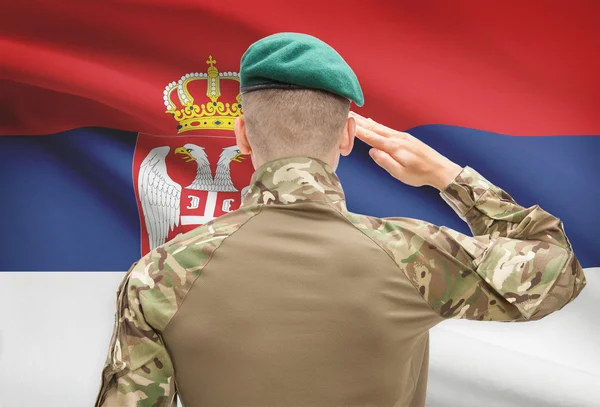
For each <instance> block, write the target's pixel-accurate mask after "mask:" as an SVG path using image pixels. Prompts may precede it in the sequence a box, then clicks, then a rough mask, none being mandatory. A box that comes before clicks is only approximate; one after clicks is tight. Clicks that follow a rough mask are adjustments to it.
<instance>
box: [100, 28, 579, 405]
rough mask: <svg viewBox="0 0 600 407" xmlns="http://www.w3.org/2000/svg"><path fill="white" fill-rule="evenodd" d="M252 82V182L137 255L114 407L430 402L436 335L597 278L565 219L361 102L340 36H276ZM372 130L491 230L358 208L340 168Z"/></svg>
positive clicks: (118, 349) (401, 168) (548, 304)
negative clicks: (239, 199) (452, 321)
mask: <svg viewBox="0 0 600 407" xmlns="http://www.w3.org/2000/svg"><path fill="white" fill-rule="evenodd" d="M240 78H241V91H242V94H243V104H244V118H238V119H237V121H236V123H235V133H236V138H237V145H238V147H239V149H240V150H241V152H242V153H244V154H249V155H251V157H252V162H253V164H254V167H255V168H256V172H255V173H254V175H253V177H252V184H251V187H250V189H249V192H248V194H247V195H246V196H245V198H244V201H243V203H242V206H241V208H240V209H239V210H237V211H234V212H231V213H229V214H227V215H224V216H222V217H220V218H218V219H215V220H214V221H212V222H210V223H207V224H205V225H203V226H200V227H198V228H196V229H195V230H193V231H191V232H189V233H186V234H184V235H181V236H178V237H176V238H175V239H173V240H172V241H170V242H169V243H166V244H165V245H163V246H161V247H159V248H157V249H154V250H152V251H151V252H150V253H149V254H148V255H146V256H145V257H144V258H142V259H141V260H140V261H139V262H138V263H136V264H134V265H133V266H132V268H131V269H130V271H129V272H128V273H127V275H126V276H125V279H124V280H123V282H122V283H121V285H120V287H119V289H118V297H117V316H116V323H115V331H114V334H113V337H112V340H111V344H110V352H109V356H108V359H107V362H106V366H105V368H104V371H103V376H102V385H101V389H100V393H99V395H98V399H97V401H96V406H154V407H157V406H173V405H175V399H176V394H178V395H179V398H180V400H181V401H182V403H183V405H185V406H188V407H189V406H192V407H196V406H246V407H247V406H263V407H264V406H302V407H307V406H345V407H348V406H367V405H369V406H424V405H425V393H426V384H427V370H428V346H429V336H428V332H429V329H430V328H432V327H433V326H435V325H436V324H438V323H440V322H442V321H443V320H444V319H446V318H464V319H472V320H478V321H490V320H494V321H530V320H537V319H540V318H542V317H544V316H546V315H548V314H550V313H552V312H554V311H557V310H559V309H561V308H562V307H563V306H565V305H566V304H567V303H569V302H570V301H572V300H573V299H574V298H575V297H577V295H578V294H579V292H580V291H581V290H582V289H583V287H584V286H585V277H584V274H583V272H582V269H581V266H580V264H579V262H578V261H577V259H576V258H575V256H574V254H573V250H572V248H571V245H570V243H569V241H568V239H567V237H566V236H565V233H564V230H563V226H562V223H561V221H560V220H559V219H557V218H556V217H554V216H552V215H551V214H549V213H548V212H546V211H544V210H543V209H542V208H540V207H539V206H537V205H536V206H533V207H530V208H524V207H522V206H520V205H519V204H517V203H516V202H515V201H514V200H513V199H512V198H511V197H510V195H508V194H507V193H506V192H504V191H503V190H502V189H500V188H499V187H497V186H495V185H493V184H491V183H490V182H489V181H487V180H486V179H485V178H484V177H483V176H482V175H480V174H479V173H478V172H476V171H475V170H474V169H473V168H470V167H468V166H467V167H464V168H463V167H460V166H459V165H457V164H455V163H454V162H452V161H450V160H449V159H447V158H446V157H444V156H443V155H441V154H439V153H438V152H436V151H434V150H433V149H431V148H430V147H428V146H427V145H425V144H423V143H422V142H420V141H419V140H417V139H416V138H414V137H413V136H411V135H410V134H407V133H402V132H399V131H395V130H393V129H390V128H387V127H385V126H383V125H381V124H379V123H376V122H375V121H373V120H370V119H365V118H363V117H361V116H359V115H358V114H355V113H349V110H350V103H351V102H354V103H356V105H358V106H362V104H363V94H362V91H361V87H360V85H359V82H358V80H357V78H356V76H355V74H354V72H353V71H352V69H351V68H350V67H349V66H348V65H347V64H346V62H345V61H344V60H343V59H342V57H341V56H340V55H339V54H338V53H337V52H336V51H335V50H334V49H333V48H331V47H330V46H328V45H327V44H325V43H324V42H322V41H320V40H318V39H316V38H314V37H311V36H308V35H303V34H294V33H281V34H276V35H272V36H269V37H266V38H263V39H262V40H260V41H258V42H256V43H254V44H253V45H252V46H250V48H249V49H248V50H247V51H246V53H245V54H244V55H243V57H242V60H241V68H240ZM355 137H358V138H359V139H361V140H363V141H365V142H366V143H368V144H370V145H371V146H372V147H374V148H373V149H372V150H371V152H370V154H371V157H372V158H373V160H375V162H376V163H377V164H379V165H380V166H382V167H383V168H385V169H386V170H387V171H388V172H389V173H390V174H391V175H392V176H393V177H395V178H397V179H398V180H399V181H401V182H404V183H406V184H409V185H413V186H421V185H430V186H433V187H435V188H437V189H438V190H439V191H440V195H441V198H443V199H444V200H445V201H446V202H447V203H448V204H449V205H450V206H451V207H452V208H453V209H454V210H455V211H456V213H457V214H458V215H459V216H460V217H462V218H463V219H464V220H465V221H466V222H467V223H468V224H469V226H470V228H471V231H472V232H473V235H474V236H467V235H464V234H462V233H459V232H456V231H454V230H451V229H448V228H446V227H439V226H436V225H433V224H430V223H427V222H424V221H420V220H415V219H405V218H389V219H379V218H374V217H369V216H364V215H360V214H355V213H351V212H349V211H348V210H347V209H346V202H345V199H344V191H343V189H342V185H341V184H340V181H339V179H338V177H337V176H336V174H335V168H336V167H337V164H338V160H339V157H340V155H348V154H350V151H351V150H352V147H353V143H354V139H355Z"/></svg>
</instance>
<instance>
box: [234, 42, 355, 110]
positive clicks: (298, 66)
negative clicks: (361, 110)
mask: <svg viewBox="0 0 600 407" xmlns="http://www.w3.org/2000/svg"><path fill="white" fill-rule="evenodd" d="M240 86H241V92H242V94H243V93H248V92H252V91H255V90H261V89H321V90H325V91H327V92H331V93H334V94H336V95H340V96H343V97H345V98H346V99H349V100H351V101H353V102H354V103H356V104H357V105H358V106H362V105H363V104H364V98H363V93H362V89H361V88H360V84H359V83H358V79H357V78H356V75H355V74H354V71H352V68H350V66H349V65H348V64H347V63H346V61H344V58H342V56H341V55H340V54H338V53H337V51H336V50H334V49H333V48H331V47H330V46H329V45H327V44H325V43H324V42H323V41H321V40H319V39H318V38H315V37H313V36H311V35H306V34H297V33H279V34H274V35H270V36H268V37H265V38H263V39H261V40H258V41H257V42H255V43H254V44H252V45H250V47H249V48H248V50H246V52H245V53H244V55H243V56H242V61H241V64H240Z"/></svg>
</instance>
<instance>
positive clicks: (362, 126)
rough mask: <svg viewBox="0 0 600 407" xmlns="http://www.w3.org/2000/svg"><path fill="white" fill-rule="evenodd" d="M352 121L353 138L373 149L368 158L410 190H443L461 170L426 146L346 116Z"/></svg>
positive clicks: (365, 120) (386, 128)
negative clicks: (411, 187) (354, 124)
mask: <svg viewBox="0 0 600 407" xmlns="http://www.w3.org/2000/svg"><path fill="white" fill-rule="evenodd" d="M350 117H353V118H354V120H355V121H356V137H358V138H359V139H361V140H362V141H364V142H365V143H367V144H368V145H370V146H371V147H373V148H372V149H371V150H370V151H369V155H370V156H371V158H372V159H373V161H375V162H376V163H377V164H378V165H379V166H380V167H382V168H383V169H385V170H386V171H387V172H389V173H390V174H391V175H392V176H393V177H394V178H396V179H397V180H399V181H401V182H404V183H405V184H408V185H412V186H414V187H420V186H422V185H430V186H432V187H434V188H437V189H438V190H440V191H441V190H443V189H445V188H446V187H447V186H448V184H450V182H452V180H454V178H456V176H457V175H458V174H459V173H460V172H461V171H462V168H461V167H460V166H459V165H458V164H455V163H454V162H452V161H450V160H449V159H448V158H446V157H444V156H443V155H441V154H440V153H438V152H437V151H435V150H434V149H433V148H431V147H429V146H428V145H427V144H425V143H423V142H422V141H420V140H418V139H417V138H415V137H413V136H411V135H410V134H408V133H403V132H400V131H396V130H394V129H390V128H389V127H385V126H384V125H382V124H379V123H377V122H376V121H374V120H371V119H367V118H364V117H362V116H361V115H359V114H357V113H354V112H350Z"/></svg>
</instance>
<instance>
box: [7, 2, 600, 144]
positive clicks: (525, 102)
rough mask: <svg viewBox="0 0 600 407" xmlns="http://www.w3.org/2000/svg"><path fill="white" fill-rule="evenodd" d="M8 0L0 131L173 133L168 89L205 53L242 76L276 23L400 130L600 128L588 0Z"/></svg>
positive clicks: (595, 42)
mask: <svg viewBox="0 0 600 407" xmlns="http://www.w3.org/2000/svg"><path fill="white" fill-rule="evenodd" d="M10 1H11V2H12V4H11V5H10V6H9V7H8V8H6V7H5V9H4V12H3V13H2V14H1V15H0V30H1V32H2V37H3V38H5V39H4V40H1V42H0V46H1V47H2V49H3V54H4V56H3V57H2V71H0V77H1V78H3V79H6V80H9V81H11V82H12V83H13V84H12V85H11V86H4V85H5V84H6V83H7V82H2V86H3V91H2V92H0V103H1V104H0V111H1V112H2V113H1V114H2V123H1V124H0V126H1V127H0V133H3V134H44V133H50V132H57V131H61V130H65V129H68V128H73V127H78V126H82V125H101V126H105V127H113V128H121V129H126V130H134V131H145V132H150V133H172V132H173V131H174V128H175V127H174V121H173V119H172V118H170V117H169V116H168V115H166V114H165V113H164V111H165V109H164V105H163V100H162V97H163V90H164V87H165V85H166V84H168V83H170V82H172V81H174V80H177V79H179V78H180V77H181V75H183V74H185V73H188V72H195V71H199V72H203V71H204V72H205V71H206V63H205V61H206V59H207V58H208V56H209V55H212V56H213V57H214V58H215V59H216V60H217V61H218V65H219V68H220V69H221V70H223V71H237V70H238V68H239V59H240V56H241V54H242V53H243V51H244V50H245V49H246V47H247V46H248V45H249V44H251V43H252V42H253V41H255V40H257V39H258V38H260V37H262V36H264V35H267V34H271V33H274V32H278V31H298V32H305V33H309V34H313V35H315V36H317V37H319V38H321V39H323V40H324V41H326V42H328V43H330V44H331V45H332V46H334V47H335V48H336V49H338V50H339V51H340V53H341V54H342V55H343V56H344V57H345V58H346V59H347V60H348V62H349V63H350V65H351V66H352V67H353V68H354V70H355V71H356V73H357V75H358V77H359V79H360V81H361V83H362V85H363V88H364V93H365V100H366V104H365V107H364V108H363V109H362V112H363V113H364V114H367V115H370V116H373V117H376V118H378V119H379V120H382V121H385V122H386V123H390V124H391V125H393V126H396V127H399V128H404V129H406V128H410V127H414V126H417V125H421V124H432V123H443V124H449V125H458V126H465V127H471V128H477V129H483V130H488V131H494V132H500V133H505V134H515V135H556V134H596V135H597V134H600V114H598V110H599V109H598V106H600V101H599V97H598V95H599V94H600V79H599V78H600V75H599V74H598V73H599V72H600V53H599V52H598V49H600V24H598V21H599V19H600V3H599V2H597V1H594V0H589V1H584V0H581V1H577V2H571V3H568V2H558V1H552V2H549V1H543V0H536V1H533V0H532V1H528V2H523V1H506V2H493V3H492V2H481V1H453V2H443V1H420V2H396V1H383V0H379V1H376V0H373V1H368V2H367V1H360V2H359V1H352V0H347V1H343V2H341V1H301V2H300V1H298V2H293V1H289V2H288V1H286V2H281V1H251V2H250V1H229V2H198V1H192V0H189V1H187V0H186V1H184V0H176V1H169V2H163V1H157V0H146V1H111V2H81V1H62V2H60V7H58V6H57V3H56V2H53V1H21V0H10ZM318 63H319V61H315V64H318ZM15 84H16V85H15ZM19 84H23V85H24V86H18V85H19ZM114 112H119V113H116V114H115V113H114Z"/></svg>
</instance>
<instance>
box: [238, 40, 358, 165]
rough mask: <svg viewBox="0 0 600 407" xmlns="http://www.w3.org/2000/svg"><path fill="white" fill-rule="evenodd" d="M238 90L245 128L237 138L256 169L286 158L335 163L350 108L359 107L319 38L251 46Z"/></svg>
mask: <svg viewBox="0 0 600 407" xmlns="http://www.w3.org/2000/svg"><path fill="white" fill-rule="evenodd" d="M240 87H241V89H240V90H241V93H242V99H243V101H242V104H243V106H244V123H245V126H241V125H240V126H238V128H239V131H238V130H236V135H238V133H243V137H242V139H246V138H247V142H248V144H249V146H251V147H252V154H253V161H254V159H255V158H257V157H258V160H256V161H258V162H259V163H260V162H263V163H264V162H268V161H272V160H275V159H278V158H283V157H291V156H309V157H313V158H319V159H321V160H323V161H326V160H325V158H327V157H329V159H330V160H329V161H335V160H332V159H331V158H332V156H335V155H336V154H337V153H336V152H335V151H333V150H334V149H335V148H336V147H337V146H339V145H340V138H342V136H343V135H344V137H345V131H344V129H345V128H346V123H347V119H348V113H349V111H350V102H351V101H354V102H355V103H356V104H357V105H358V106H362V104H363V102H364V100H363V94H362V89H361V88H360V84H359V83H358V79H357V77H356V75H355V74H354V72H353V71H352V69H351V68H350V66H349V65H348V64H347V63H346V61H344V59H343V58H342V56H341V55H340V54H339V53H338V52H337V51H336V50H335V49H333V48H332V47H331V46H329V45H328V44H326V43H325V42H323V41H321V40H319V39H318V38H315V37H313V36H310V35H306V34H298V33H279V34H274V35H270V36H268V37H265V38H262V39H261V40H259V41H257V42H255V43H254V44H252V45H251V46H250V47H249V48H248V50H247V51H246V52H245V53H244V55H243V56H242V60H241V63H240ZM346 133H347V132H346ZM352 137H353V136H352ZM346 138H347V137H346ZM240 144H245V142H244V140H242V143H240ZM346 144H348V143H346ZM350 144H351V143H350ZM238 145H239V144H238ZM245 150H246V151H249V149H248V148H245ZM346 150H348V153H349V150H351V146H350V148H349V149H346ZM337 157H339V154H338V155H337Z"/></svg>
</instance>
